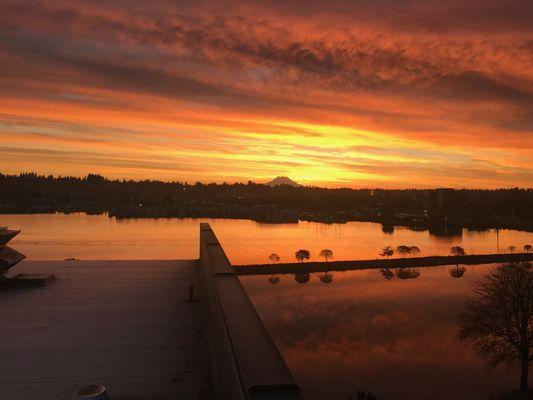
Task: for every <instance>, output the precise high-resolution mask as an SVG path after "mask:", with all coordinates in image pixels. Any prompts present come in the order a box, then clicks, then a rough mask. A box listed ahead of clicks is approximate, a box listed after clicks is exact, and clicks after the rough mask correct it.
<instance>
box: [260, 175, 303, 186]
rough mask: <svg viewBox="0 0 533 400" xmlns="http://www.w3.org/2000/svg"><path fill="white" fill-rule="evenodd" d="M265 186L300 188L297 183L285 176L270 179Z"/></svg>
mask: <svg viewBox="0 0 533 400" xmlns="http://www.w3.org/2000/svg"><path fill="white" fill-rule="evenodd" d="M265 185H267V186H280V185H289V186H294V187H300V186H302V185H300V184H299V183H298V182H294V181H293V180H292V179H291V178H289V177H287V176H278V177H276V178H274V179H272V180H271V181H269V182H266V183H265Z"/></svg>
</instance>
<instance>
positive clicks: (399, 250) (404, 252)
mask: <svg viewBox="0 0 533 400" xmlns="http://www.w3.org/2000/svg"><path fill="white" fill-rule="evenodd" d="M396 253H398V254H400V255H401V256H402V258H404V257H405V256H406V255H408V254H411V247H410V246H405V245H401V246H398V247H396Z"/></svg>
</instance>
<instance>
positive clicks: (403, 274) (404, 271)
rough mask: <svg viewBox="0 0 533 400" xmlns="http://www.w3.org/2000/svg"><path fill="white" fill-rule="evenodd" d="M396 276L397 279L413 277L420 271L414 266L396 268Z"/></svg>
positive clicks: (416, 276)
mask: <svg viewBox="0 0 533 400" xmlns="http://www.w3.org/2000/svg"><path fill="white" fill-rule="evenodd" d="M396 276H397V277H398V278H399V279H414V278H418V277H419V276H420V272H418V271H417V270H416V269H414V268H398V270H397V271H396Z"/></svg>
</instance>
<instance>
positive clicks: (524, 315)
mask: <svg viewBox="0 0 533 400" xmlns="http://www.w3.org/2000/svg"><path fill="white" fill-rule="evenodd" d="M458 337H459V338H460V339H461V340H464V341H466V342H469V343H471V344H472V345H473V346H474V349H475V350H476V352H477V354H478V355H479V356H480V357H482V358H484V359H486V360H487V362H488V364H489V365H490V366H492V367H495V366H498V365H507V366H515V367H516V366H517V367H519V368H520V371H521V377H520V388H521V389H522V390H527V389H528V379H527V378H528V372H529V364H530V363H531V361H533V355H532V350H533V269H532V267H531V264H530V263H528V262H519V263H510V264H503V265H500V266H499V267H498V268H497V269H496V270H495V271H493V272H492V273H491V274H489V275H488V276H487V277H485V278H484V280H482V281H481V282H480V283H479V286H478V287H477V288H476V289H475V298H473V299H471V300H469V301H468V303H467V305H466V309H465V311H464V312H463V313H462V314H461V317H460V330H459V332H458Z"/></svg>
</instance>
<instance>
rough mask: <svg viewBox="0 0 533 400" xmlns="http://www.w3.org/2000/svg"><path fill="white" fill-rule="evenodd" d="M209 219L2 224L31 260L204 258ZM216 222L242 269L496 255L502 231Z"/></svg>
mask: <svg viewBox="0 0 533 400" xmlns="http://www.w3.org/2000/svg"><path fill="white" fill-rule="evenodd" d="M201 221H204V219H201V220H200V219H178V218H161V219H149V218H146V219H124V220H117V219H115V218H108V217H107V216H105V215H93V216H88V215H85V214H70V215H62V214H40V215H0V226H9V227H11V228H13V229H21V230H22V234H20V235H19V236H17V237H16V238H15V239H14V240H13V241H12V243H13V247H16V248H17V249H18V250H19V251H21V252H23V253H24V254H26V255H27V256H28V258H29V259H34V260H35V259H62V258H69V257H76V258H80V259H176V258H177V259H180V258H197V257H198V238H199V228H198V224H199V223H200V222H201ZM207 221H209V222H210V223H211V225H212V227H213V229H214V230H215V232H216V234H217V236H218V237H219V239H220V241H221V242H222V245H223V246H224V249H225V250H226V252H227V254H228V256H229V258H230V260H231V261H232V262H233V263H234V264H252V263H266V262H269V261H268V256H269V255H270V254H271V253H273V252H275V253H277V254H279V255H280V256H281V261H282V262H291V261H295V260H294V252H295V251H296V250H298V249H301V248H304V249H308V250H310V252H311V260H319V258H318V257H317V255H318V253H319V252H320V250H321V249H324V248H329V249H331V250H333V252H334V255H335V259H337V260H346V259H367V258H377V257H378V253H379V252H380V250H381V248H383V247H384V246H386V245H391V246H398V245H401V244H405V245H409V246H410V245H416V246H418V247H420V249H421V250H422V254H421V255H445V254H448V252H449V249H450V247H451V246H454V245H459V246H463V247H464V248H465V249H466V251H467V252H469V253H471V254H473V253H491V252H495V251H496V249H497V236H496V232H495V231H493V230H491V231H485V232H472V231H467V230H462V231H460V233H461V234H460V235H459V236H457V235H455V236H447V237H444V236H438V235H437V234H436V233H435V232H433V233H430V232H428V231H413V230H409V229H407V228H402V227H396V228H394V232H393V233H392V234H389V233H385V232H383V229H382V226H381V225H380V224H374V223H366V222H350V223H347V224H342V225H341V224H330V225H327V224H320V223H312V222H300V223H299V224H259V223H256V222H253V221H247V220H221V219H217V220H207ZM499 242H500V249H505V248H506V247H507V246H509V245H510V244H513V245H515V246H516V247H517V248H518V249H520V248H522V247H523V245H524V244H528V243H529V244H533V234H532V233H527V232H518V231H509V230H502V231H501V232H500V233H499Z"/></svg>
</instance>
